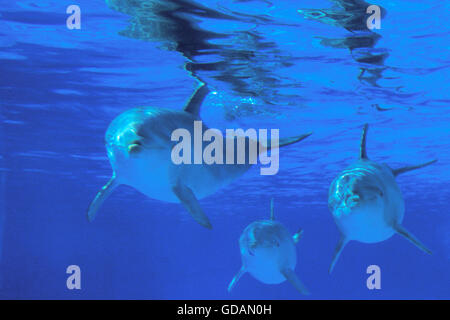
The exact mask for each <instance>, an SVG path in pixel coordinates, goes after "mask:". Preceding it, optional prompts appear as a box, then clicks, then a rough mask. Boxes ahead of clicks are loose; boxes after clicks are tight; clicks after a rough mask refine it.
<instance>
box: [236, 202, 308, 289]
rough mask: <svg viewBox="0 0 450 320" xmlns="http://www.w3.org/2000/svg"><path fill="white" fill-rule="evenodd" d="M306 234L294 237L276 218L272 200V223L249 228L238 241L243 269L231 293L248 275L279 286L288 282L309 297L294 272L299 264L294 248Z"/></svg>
mask: <svg viewBox="0 0 450 320" xmlns="http://www.w3.org/2000/svg"><path fill="white" fill-rule="evenodd" d="M302 234H303V230H301V229H300V230H299V231H298V232H297V233H296V234H294V236H291V235H290V234H289V231H288V230H287V229H286V228H285V227H284V226H283V225H282V224H281V223H279V222H277V221H275V217H274V214H273V199H272V200H271V203H270V220H261V221H255V222H253V223H251V224H250V225H248V226H247V227H246V228H245V230H244V232H243V233H242V235H241V237H240V239H239V247H240V250H241V257H242V267H241V269H240V270H239V271H238V273H237V274H236V275H235V276H234V278H233V280H232V281H231V282H230V284H229V286H228V292H230V291H231V290H232V289H233V288H234V286H235V285H236V283H237V282H238V280H239V279H240V278H241V276H242V275H243V274H244V273H246V272H248V273H250V274H251V275H252V276H253V277H255V278H256V279H258V280H259V281H261V282H263V283H267V284H278V283H282V282H284V281H285V280H288V281H289V282H290V283H291V284H292V285H293V286H294V287H295V288H296V289H297V290H298V291H299V292H300V293H302V294H309V292H308V289H306V287H305V286H304V285H303V283H302V282H301V281H300V279H299V278H298V277H297V275H296V274H295V272H294V269H295V266H296V264H297V253H296V248H295V245H296V244H297V242H298V241H299V239H300V237H301V236H302Z"/></svg>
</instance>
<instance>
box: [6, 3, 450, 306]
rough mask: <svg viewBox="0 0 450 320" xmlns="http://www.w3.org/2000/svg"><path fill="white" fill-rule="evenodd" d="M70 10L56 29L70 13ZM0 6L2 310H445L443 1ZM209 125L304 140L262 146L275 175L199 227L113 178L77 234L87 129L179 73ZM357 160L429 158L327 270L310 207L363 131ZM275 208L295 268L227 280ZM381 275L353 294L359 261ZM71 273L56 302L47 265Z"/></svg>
mask: <svg viewBox="0 0 450 320" xmlns="http://www.w3.org/2000/svg"><path fill="white" fill-rule="evenodd" d="M72 4H76V5H78V6H79V7H80V8H81V29H79V30H77V29H74V30H70V29H68V28H67V26H66V20H67V18H68V17H69V15H70V14H67V13H66V9H67V7H68V6H69V5H72ZM371 4H376V5H379V6H380V7H382V8H383V9H382V18H381V29H379V30H378V29H375V30H372V31H370V30H368V29H367V27H366V23H365V21H366V19H367V17H368V16H369V15H368V14H366V8H367V7H368V6H369V4H368V3H366V2H364V1H359V0H356V1H353V0H347V1H344V0H342V1H341V0H336V1H328V0H327V1H325V0H314V1H313V0H308V1H288V0H284V1H268V0H267V1H262V0H261V1H244V0H241V1H237V0H234V1H233V0H214V1H212V0H206V1H195V2H194V1H189V0H167V1H162V0H161V1H149V0H146V1H145V0H108V1H106V2H105V1H100V0H95V1H94V0H92V1H87V0H79V1H47V0H40V1H29V0H25V1H6V0H1V1H0V253H1V255H0V298H1V299H449V298H450V272H449V267H450V212H449V211H450V210H449V209H450V206H449V199H450V186H449V180H450V108H449V103H450V94H449V90H450V87H449V82H450V55H449V49H450V28H449V23H450V2H448V1H437V0H434V1H426V2H424V1H418V0H411V1H377V2H376V3H371ZM199 80H201V81H204V82H206V83H207V84H208V85H209V87H210V88H212V90H213V92H212V93H211V94H210V95H209V96H208V97H207V99H206V101H205V103H204V104H203V106H202V111H201V116H202V119H203V121H204V122H205V123H206V124H207V125H208V126H209V127H211V128H218V129H221V130H225V128H244V129H247V128H268V129H271V128H279V129H280V136H281V137H288V136H293V135H297V134H302V133H305V132H309V131H313V132H314V133H313V135H312V136H311V137H309V138H308V139H306V140H305V141H302V142H300V143H298V144H294V145H290V146H287V147H285V148H283V149H281V150H280V170H279V172H278V174H276V175H274V176H261V175H260V174H259V168H258V167H257V166H255V167H253V168H252V169H251V170H250V171H249V172H247V173H246V174H245V175H244V176H243V177H241V178H240V179H238V180H235V181H234V182H233V183H232V184H230V185H228V186H227V187H226V188H223V189H221V190H219V191H218V192H216V193H215V194H213V195H212V196H209V197H207V198H205V199H202V200H200V204H201V205H202V207H203V209H204V211H205V212H206V213H207V215H208V216H209V217H210V220H211V222H212V224H213V226H214V228H213V230H208V229H205V228H202V227H201V226H200V225H198V224H197V223H196V222H195V221H194V220H193V219H192V218H191V217H190V216H189V214H188V213H187V211H186V210H185V209H184V208H183V207H182V206H181V205H180V204H173V203H166V202H162V201H158V200H153V199H150V198H148V197H146V196H144V195H143V194H141V193H139V192H138V191H136V190H135V189H133V188H131V187H127V186H124V185H122V186H120V187H119V188H118V189H116V190H115V191H114V193H113V194H112V195H111V197H110V198H109V199H108V200H107V201H106V202H105V203H104V205H103V207H102V208H101V209H100V212H99V214H98V217H97V219H96V220H95V221H93V222H92V223H89V222H88V221H87V218H86V209H87V207H88V205H89V203H90V202H91V201H92V199H93V198H94V196H95V194H96V193H97V191H98V190H99V189H100V188H101V187H102V186H103V185H104V184H105V182H106V181H107V180H108V179H109V177H110V176H111V167H110V164H109V162H108V159H107V156H106V150H105V146H104V134H105V131H106V129H107V127H108V125H109V123H110V122H111V121H112V120H113V119H114V118H115V117H116V116H117V115H119V114H120V113H121V112H123V111H125V110H127V109H129V108H132V107H135V106H143V105H149V106H155V107H165V108H172V109H175V110H180V109H182V107H183V105H184V104H185V102H186V100H187V99H188V97H189V96H190V95H191V93H192V92H193V90H194V88H195V87H196V86H197V84H198V81H199ZM366 122H367V123H369V124H370V131H369V133H368V141H367V149H368V154H369V157H370V158H371V159H372V160H374V161H377V162H385V163H387V164H389V165H390V166H391V167H393V168H397V167H401V166H403V165H409V164H417V163H422V162H426V161H429V160H432V159H435V158H437V159H438V160H439V161H438V162H437V163H436V164H433V165H431V166H429V167H426V168H423V169H421V170H417V171H412V172H409V173H407V174H404V175H401V176H400V177H398V178H397V182H398V184H399V187H400V189H401V191H402V193H403V196H404V199H405V207H406V212H405V218H404V221H403V225H404V226H405V227H406V228H407V229H408V230H410V231H411V232H412V233H413V234H414V235H416V236H417V237H418V238H419V239H420V240H421V241H422V242H423V243H424V244H425V245H426V246H427V247H429V248H430V249H431V250H432V251H433V254H432V255H427V254H424V253H423V252H422V251H420V250H418V249H417V248H416V247H415V246H414V245H412V244H411V243H409V242H408V241H406V240H405V239H404V238H402V237H401V236H399V235H394V236H393V237H392V238H390V239H389V240H386V241H384V242H381V243H376V244H364V243H359V242H356V241H353V242H350V243H349V244H348V245H347V247H346V248H345V250H344V251H343V253H342V255H341V257H340V259H339V261H338V263H337V264H336V267H335V269H334V271H333V273H332V274H331V275H329V274H328V267H329V264H330V262H331V258H332V254H333V251H334V248H335V246H336V243H337V241H338V238H339V232H338V229H337V227H336V225H335V223H334V221H333V218H332V216H331V214H330V212H329V210H328V205H327V196H328V188H329V185H330V183H331V182H332V180H333V179H334V177H335V176H336V175H337V174H338V173H339V172H340V171H341V170H343V169H344V168H345V167H346V166H348V165H349V164H351V163H352V162H354V161H356V160H357V158H358V152H359V141H360V135H361V130H362V126H363V124H364V123H366ZM272 197H273V198H274V202H275V216H276V219H277V221H279V222H281V223H283V224H284V225H285V226H286V227H287V228H288V229H289V231H290V232H291V233H292V234H293V233H295V232H296V231H297V230H298V228H299V227H301V228H303V230H304V234H303V237H302V239H301V240H300V242H299V244H298V245H297V255H298V262H297V267H296V269H295V272H296V274H297V275H298V276H299V278H300V279H302V281H303V282H304V283H305V285H306V286H307V287H308V289H309V290H310V291H311V295H309V296H302V295H301V294H299V293H298V292H297V291H296V290H295V289H294V288H293V287H292V286H291V285H290V284H289V283H288V282H284V283H282V284H279V285H266V284H263V283H260V282H259V281H257V280H255V279H254V278H252V277H251V276H250V275H249V274H246V275H244V276H243V277H242V278H241V280H240V281H239V283H238V284H237V286H236V287H235V288H234V290H233V291H232V292H231V293H228V292H227V286H228V283H229V282H230V281H231V279H232V278H233V276H234V274H235V273H236V272H237V271H238V270H239V268H240V266H241V257H240V253H239V244H238V239H239V236H240V234H241V233H242V231H243V230H244V228H245V227H246V226H247V225H248V224H250V223H251V222H253V221H255V220H259V219H267V218H269V212H270V208H269V207H270V206H269V204H270V199H271V198H272ZM372 264H376V265H378V266H380V268H381V289H380V290H368V288H367V287H366V280H367V278H368V276H369V275H368V274H367V273H366V269H367V267H368V266H369V265H372ZM69 265H78V266H80V268H81V285H82V288H81V290H68V289H67V287H66V279H67V277H68V276H69V275H68V274H66V268H67V267H68V266H69Z"/></svg>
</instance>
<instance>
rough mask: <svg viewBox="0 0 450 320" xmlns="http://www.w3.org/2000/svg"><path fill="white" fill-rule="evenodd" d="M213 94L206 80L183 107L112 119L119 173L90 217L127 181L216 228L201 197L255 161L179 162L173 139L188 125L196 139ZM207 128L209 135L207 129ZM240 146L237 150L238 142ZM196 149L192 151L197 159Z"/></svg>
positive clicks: (111, 143)
mask: <svg viewBox="0 0 450 320" xmlns="http://www.w3.org/2000/svg"><path fill="white" fill-rule="evenodd" d="M208 93H209V90H208V88H207V86H206V85H204V84H201V85H200V86H199V87H198V88H197V90H196V91H195V92H194V94H193V95H192V97H191V98H190V99H189V101H188V103H187V104H186V106H185V107H184V109H183V110H180V111H177V110H171V109H162V108H154V107H141V108H134V109H130V110H128V111H125V112H124V113H122V114H120V115H119V116H118V117H117V118H115V119H114V120H113V121H112V122H111V124H110V126H109V128H108V130H107V132H106V135H105V143H106V149H107V153H108V158H109V161H110V163H111V166H112V169H113V174H112V177H111V179H110V180H109V182H108V183H107V184H106V185H105V186H104V187H103V188H102V189H101V190H100V191H99V192H98V193H97V196H96V197H95V199H94V200H93V201H92V203H91V204H90V206H89V209H88V219H89V220H90V221H92V220H93V219H94V218H95V216H96V214H97V212H98V210H99V208H100V206H101V204H102V203H103V202H104V200H105V199H106V198H107V197H108V196H109V195H110V194H111V192H112V191H113V190H114V189H115V188H116V187H117V186H119V185H121V184H126V185H129V186H132V187H134V188H135V189H137V190H139V191H140V192H142V193H143V194H145V195H147V196H148V197H150V198H154V199H158V200H163V201H168V202H178V203H182V204H183V206H184V207H185V208H186V209H187V210H188V211H189V213H190V214H191V215H192V216H193V218H194V219H195V220H196V221H197V222H198V223H200V224H201V225H203V226H204V227H207V228H211V227H212V226H211V223H210V222H209V219H208V217H207V216H206V215H205V213H204V212H203V210H202V209H201V207H200V204H199V202H198V199H201V198H203V197H206V196H208V195H210V194H212V193H214V192H216V191H217V190H218V189H220V188H221V187H223V186H225V185H226V184H228V183H230V182H231V181H233V180H234V179H236V178H238V177H239V176H241V175H242V174H244V173H245V172H246V171H247V170H248V169H249V168H250V167H251V165H250V164H248V162H246V164H205V163H203V164H179V165H176V164H174V163H173V162H172V159H171V151H172V148H173V147H174V146H175V144H176V143H177V142H174V141H172V140H171V135H172V132H173V131H174V130H176V129H180V128H184V129H186V130H188V131H189V132H190V134H191V137H192V141H193V139H194V121H196V120H200V117H199V112H200V106H201V104H202V102H203V100H204V99H205V97H206V96H207V95H208ZM202 126H203V127H202V133H203V132H204V131H205V130H206V129H207V127H206V126H204V125H203V124H202ZM309 135H310V133H309V134H305V135H301V136H297V137H293V138H285V139H280V142H279V146H285V145H289V144H292V143H295V142H298V141H301V140H303V139H305V138H306V137H308V136H309ZM192 141H191V142H192ZM224 141H225V139H224ZM247 142H248V140H247ZM224 145H225V143H224ZM234 145H235V148H236V144H234ZM248 148H249V143H246V149H247V150H246V151H248ZM259 149H260V150H262V148H259ZM268 149H269V150H270V148H268ZM235 151H236V150H235ZM195 152H196V151H195V150H194V152H192V157H194V153H195ZM200 152H203V150H200ZM197 153H198V152H197ZM223 154H224V155H225V152H224V153H223ZM247 154H248V153H247ZM235 155H236V152H235ZM200 156H201V155H200ZM192 163H193V162H192Z"/></svg>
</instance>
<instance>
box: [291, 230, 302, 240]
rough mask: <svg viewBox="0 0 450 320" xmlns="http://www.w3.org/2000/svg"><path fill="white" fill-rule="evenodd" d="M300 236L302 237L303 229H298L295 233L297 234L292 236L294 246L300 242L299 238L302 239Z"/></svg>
mask: <svg viewBox="0 0 450 320" xmlns="http://www.w3.org/2000/svg"><path fill="white" fill-rule="evenodd" d="M302 235H303V229H301V228H300V229H299V230H298V231H297V233H296V234H294V235H293V236H292V240H294V243H295V244H297V243H298V241H299V240H300V238H301V237H302Z"/></svg>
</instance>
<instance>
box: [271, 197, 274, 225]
mask: <svg viewBox="0 0 450 320" xmlns="http://www.w3.org/2000/svg"><path fill="white" fill-rule="evenodd" d="M270 220H272V221H273V220H275V215H274V213H273V198H272V199H270Z"/></svg>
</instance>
